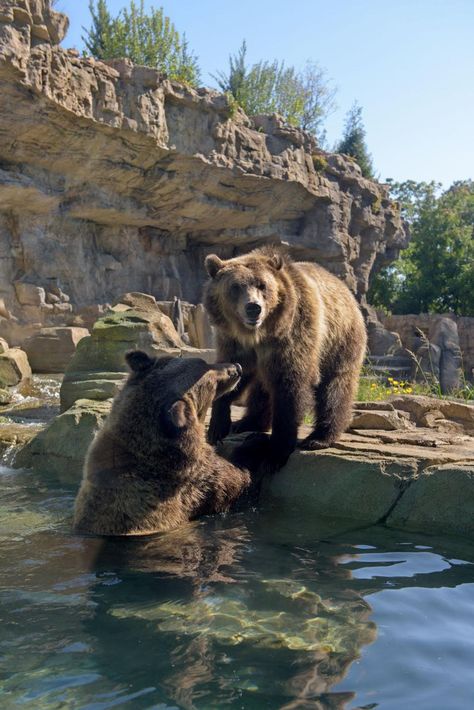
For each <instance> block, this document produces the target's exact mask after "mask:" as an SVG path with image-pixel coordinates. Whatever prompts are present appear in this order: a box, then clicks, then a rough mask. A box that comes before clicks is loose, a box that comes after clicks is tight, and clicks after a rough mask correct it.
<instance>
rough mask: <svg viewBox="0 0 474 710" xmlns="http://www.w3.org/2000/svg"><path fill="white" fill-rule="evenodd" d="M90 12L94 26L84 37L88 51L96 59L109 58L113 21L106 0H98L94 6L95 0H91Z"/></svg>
mask: <svg viewBox="0 0 474 710" xmlns="http://www.w3.org/2000/svg"><path fill="white" fill-rule="evenodd" d="M89 12H90V14H91V17H92V27H91V28H90V29H89V30H85V28H84V27H83V29H84V30H85V31H86V33H87V34H86V35H85V36H83V37H82V39H83V40H84V44H85V45H86V48H87V51H88V52H89V54H91V55H92V56H93V57H95V58H96V59H107V51H108V50H109V48H110V44H111V36H112V31H113V30H112V28H113V22H112V18H111V16H110V13H109V11H108V9H107V3H106V0H97V6H96V7H95V6H94V2H93V0H89Z"/></svg>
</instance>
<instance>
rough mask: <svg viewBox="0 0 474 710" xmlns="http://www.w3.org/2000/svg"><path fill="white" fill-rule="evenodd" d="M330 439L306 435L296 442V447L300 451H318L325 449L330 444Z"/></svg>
mask: <svg viewBox="0 0 474 710" xmlns="http://www.w3.org/2000/svg"><path fill="white" fill-rule="evenodd" d="M332 443H333V442H332V441H328V440H325V439H316V438H315V437H311V436H307V437H306V439H303V441H301V442H300V443H299V444H298V448H299V449H301V450H302V451H319V450H320V449H327V448H329V447H330V446H332Z"/></svg>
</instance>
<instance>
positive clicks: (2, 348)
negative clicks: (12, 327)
mask: <svg viewBox="0 0 474 710" xmlns="http://www.w3.org/2000/svg"><path fill="white" fill-rule="evenodd" d="M9 349H10V346H9V345H8V343H7V341H6V340H5V339H4V338H0V355H1V354H2V353H6V351H7V350H9Z"/></svg>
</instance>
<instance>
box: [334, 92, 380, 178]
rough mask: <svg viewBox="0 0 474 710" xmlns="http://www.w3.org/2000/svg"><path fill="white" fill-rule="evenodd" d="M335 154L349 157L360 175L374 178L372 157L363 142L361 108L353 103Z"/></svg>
mask: <svg viewBox="0 0 474 710" xmlns="http://www.w3.org/2000/svg"><path fill="white" fill-rule="evenodd" d="M335 150H336V152H337V153H344V154H345V155H350V156H351V157H352V158H354V160H355V161H356V162H357V164H358V165H359V166H360V169H361V170H362V175H363V176H364V177H367V178H373V177H374V168H373V165H372V156H371V155H370V153H369V151H368V149H367V145H366V142H365V128H364V124H363V121H362V106H359V104H358V103H357V102H355V103H354V104H353V105H352V107H351V108H350V110H349V111H348V112H347V115H346V122H345V125H344V134H343V136H342V140H341V141H340V142H339V143H338V144H337V146H336V148H335Z"/></svg>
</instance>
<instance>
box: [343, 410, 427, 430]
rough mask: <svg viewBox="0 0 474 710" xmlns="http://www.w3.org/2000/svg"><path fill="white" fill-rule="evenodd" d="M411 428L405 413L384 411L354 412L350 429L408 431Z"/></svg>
mask: <svg viewBox="0 0 474 710" xmlns="http://www.w3.org/2000/svg"><path fill="white" fill-rule="evenodd" d="M410 426H413V425H412V424H411V423H410V421H409V417H408V416H407V415H406V413H405V412H397V411H387V410H384V409H379V410H377V409H371V410H367V411H364V410H360V411H358V410H356V411H355V412H354V416H353V418H352V422H351V427H350V428H351V429H381V430H384V431H390V430H394V429H408V428H409V427H410Z"/></svg>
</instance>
